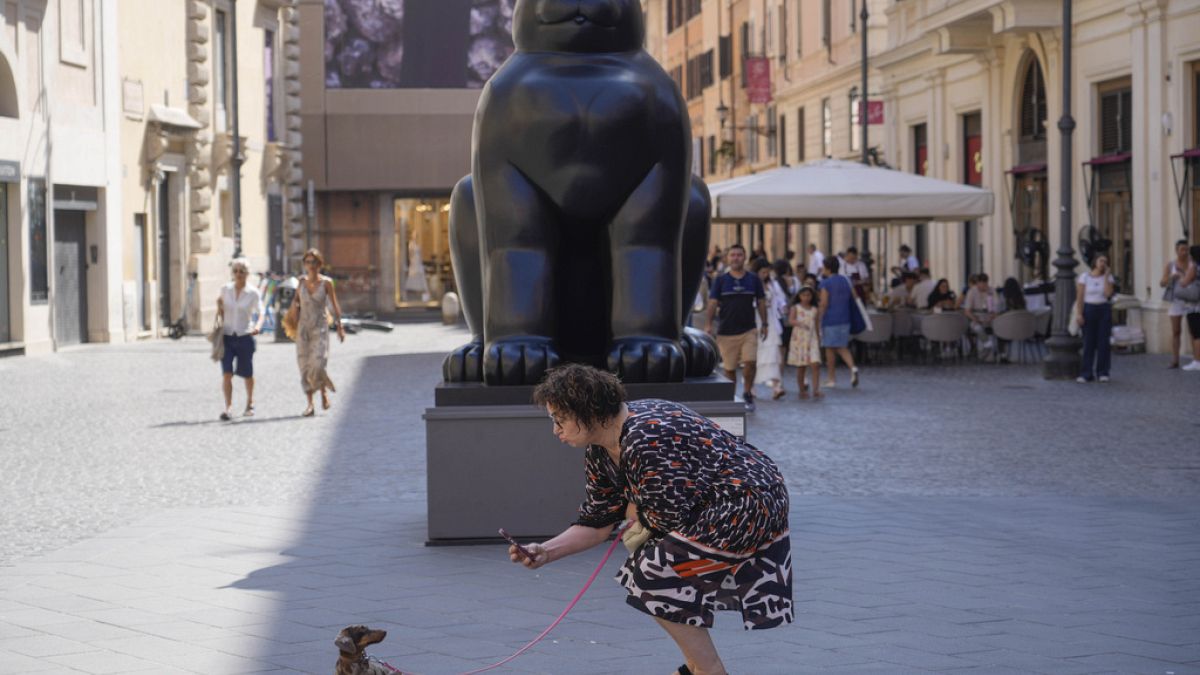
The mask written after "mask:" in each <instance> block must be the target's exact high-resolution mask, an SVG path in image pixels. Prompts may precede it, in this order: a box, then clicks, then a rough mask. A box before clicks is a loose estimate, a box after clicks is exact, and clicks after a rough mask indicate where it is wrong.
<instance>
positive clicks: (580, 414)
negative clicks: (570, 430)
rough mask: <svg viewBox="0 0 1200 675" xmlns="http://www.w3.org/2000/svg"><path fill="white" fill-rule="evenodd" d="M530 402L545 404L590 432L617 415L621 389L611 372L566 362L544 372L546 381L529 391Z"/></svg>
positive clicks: (622, 390) (621, 397)
mask: <svg viewBox="0 0 1200 675" xmlns="http://www.w3.org/2000/svg"><path fill="white" fill-rule="evenodd" d="M533 402H534V403H535V404H537V405H539V406H547V405H548V406H550V407H551V408H554V409H555V410H556V411H559V412H562V413H564V414H566V415H569V416H570V417H571V419H573V420H575V422H576V423H578V424H579V425H580V426H582V427H584V428H586V429H594V428H596V427H597V426H600V425H602V424H604V423H605V422H607V421H608V420H610V419H612V418H614V417H616V416H617V414H618V413H620V412H621V404H622V403H624V402H625V387H624V386H622V385H621V381H620V380H618V379H617V377H616V375H613V374H612V373H608V372H605V371H603V370H597V369H595V368H592V367H591V366H585V365H582V364H578V363H569V364H567V365H564V366H559V367H557V368H554V369H552V370H550V371H549V372H548V373H546V379H544V380H542V383H541V384H539V385H538V386H537V388H536V389H534V390H533Z"/></svg>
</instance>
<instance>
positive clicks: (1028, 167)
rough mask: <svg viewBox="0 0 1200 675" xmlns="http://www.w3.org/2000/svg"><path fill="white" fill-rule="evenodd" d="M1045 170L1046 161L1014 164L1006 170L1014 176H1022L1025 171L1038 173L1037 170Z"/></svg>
mask: <svg viewBox="0 0 1200 675" xmlns="http://www.w3.org/2000/svg"><path fill="white" fill-rule="evenodd" d="M1045 170H1046V163H1045V162H1041V163H1039V164H1021V165H1019V166H1014V167H1013V168H1011V169H1009V170H1008V173H1010V174H1012V175H1014V176H1023V175H1025V174H1027V173H1039V172H1042V171H1045Z"/></svg>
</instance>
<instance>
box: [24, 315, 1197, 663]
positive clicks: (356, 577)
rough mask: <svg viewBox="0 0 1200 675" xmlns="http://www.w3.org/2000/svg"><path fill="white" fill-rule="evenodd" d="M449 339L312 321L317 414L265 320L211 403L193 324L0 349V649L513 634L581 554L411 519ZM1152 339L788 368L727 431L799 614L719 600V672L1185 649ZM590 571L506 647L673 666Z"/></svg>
mask: <svg viewBox="0 0 1200 675" xmlns="http://www.w3.org/2000/svg"><path fill="white" fill-rule="evenodd" d="M464 337H465V336H464V334H463V333H462V331H461V330H460V329H453V328H443V327H441V326H436V325H419V326H400V327H398V328H397V330H396V331H395V332H394V333H391V334H372V333H366V334H361V335H357V336H350V337H348V338H347V342H346V343H345V344H344V345H338V344H335V345H334V354H333V358H332V360H331V368H330V370H331V375H332V377H333V379H334V381H335V382H337V383H338V385H339V390H340V391H339V393H338V394H337V395H335V397H334V408H333V409H332V410H331V411H330V412H328V413H319V414H318V416H317V418H316V419H303V418H300V417H299V416H298V413H299V411H300V410H301V409H302V407H303V404H304V403H303V396H302V395H301V394H300V393H299V386H298V381H297V379H298V376H297V375H296V370H295V365H294V351H293V349H292V348H291V346H290V345H283V344H273V343H270V342H268V341H266V340H263V341H261V342H260V346H259V352H258V355H257V357H256V360H257V363H256V370H257V371H258V375H259V377H258V380H259V386H258V392H257V394H256V399H257V401H256V404H257V415H256V416H255V417H254V418H252V419H240V420H238V421H236V422H233V423H220V422H217V421H216V419H215V418H216V414H217V413H218V412H219V411H220V393H219V388H218V387H219V376H218V375H217V368H216V366H215V365H214V364H212V363H211V362H210V361H208V359H207V353H206V352H207V349H206V347H207V346H208V345H207V343H205V342H203V341H202V340H199V339H188V340H184V341H182V342H174V343H173V342H153V343H141V344H134V345H121V346H88V347H81V348H77V349H73V350H68V351H65V352H61V353H58V354H55V355H52V356H46V357H28V358H15V359H3V360H0V381H3V382H4V383H5V392H6V394H5V396H4V403H3V405H0V448H2V450H0V504H3V509H0V673H22V672H37V673H45V672H71V673H75V672H95V673H101V672H107V673H118V672H119V673H125V672H130V673H133V672H146V673H172V672H193V673H207V674H221V673H243V672H245V673H249V672H279V673H293V672H314V673H318V672H319V673H325V672H329V671H330V670H331V669H332V664H333V661H334V658H335V652H334V650H333V648H332V645H331V644H330V641H331V639H332V637H333V635H334V634H335V633H336V630H337V629H338V628H340V627H341V626H343V625H346V624H349V623H354V622H358V621H363V622H368V623H372V624H377V625H379V626H381V627H385V628H388V629H389V631H390V633H391V634H390V635H389V637H388V639H387V640H386V641H385V642H384V643H383V644H382V645H379V646H377V647H376V648H375V650H374V652H375V653H377V654H378V655H380V656H383V657H386V658H387V659H388V660H389V661H391V662H392V663H394V664H396V665H402V666H404V667H405V668H406V669H411V670H416V671H419V672H422V673H428V674H430V675H433V674H435V673H448V672H458V671H460V670H465V669H469V668H472V667H479V666H480V665H483V664H486V663H489V662H491V661H494V660H496V659H497V658H499V657H501V656H503V655H505V654H507V653H511V651H512V650H513V649H515V648H516V647H518V646H520V645H521V644H523V643H524V642H525V641H526V640H528V639H529V638H530V637H532V636H533V635H535V634H536V633H537V632H538V631H539V630H540V629H541V628H543V627H544V626H545V625H546V624H547V623H549V621H550V619H552V618H553V617H554V616H555V615H556V614H557V613H558V612H559V611H560V610H561V607H562V606H563V604H564V603H565V602H566V601H567V600H569V599H570V597H571V596H572V595H573V594H574V593H575V591H576V590H577V589H578V587H579V585H580V584H581V583H582V581H583V580H584V579H585V578H586V576H587V574H589V573H590V571H591V568H592V567H594V566H595V564H596V563H597V562H598V561H599V557H600V553H601V552H600V551H592V552H588V553H587V554H584V555H581V556H579V557H578V558H576V559H572V560H567V561H562V562H561V563H556V564H555V565H553V566H551V567H548V568H545V569H543V570H540V571H539V572H538V573H533V574H531V573H528V572H526V571H525V570H522V569H520V568H517V567H515V566H510V565H507V564H503V563H500V564H498V563H497V558H499V557H500V552H499V549H498V548H497V547H492V546H481V547H467V548H426V547H424V546H423V545H422V544H423V542H424V534H425V533H424V433H423V428H422V423H421V420H420V414H421V412H422V410H423V408H424V407H425V406H427V405H429V404H430V403H431V401H432V388H433V386H434V385H435V384H436V382H437V380H438V379H439V375H438V367H437V366H438V363H439V361H440V356H439V354H440V353H441V352H443V351H444V350H445V349H446V348H448V347H449V346H453V345H455V344H457V343H459V342H461V341H462V340H463V339H464ZM1164 366H1165V361H1164V360H1163V359H1161V358H1158V357H1124V358H1118V359H1117V360H1116V362H1115V366H1114V375H1115V378H1116V379H1115V381H1114V382H1113V383H1111V384H1110V385H1107V386H1104V385H1086V386H1085V385H1076V384H1074V383H1058V382H1054V383H1047V382H1044V381H1042V380H1041V379H1040V377H1039V376H1038V371H1037V369H1036V367H1034V366H1015V365H1014V366H1006V367H997V366H985V365H943V366H932V365H928V366H883V367H878V368H874V367H868V368H866V369H865V370H864V378H863V385H862V387H861V388H860V389H858V390H855V391H851V390H848V389H847V390H843V389H838V390H835V391H832V392H829V396H828V398H827V399H826V400H825V401H823V402H820V403H815V402H807V403H801V402H799V401H797V400H795V397H794V390H795V385H794V382H792V381H789V382H788V385H789V387H791V389H792V391H793V396H790V397H789V398H785V399H784V400H783V401H779V402H772V401H761V402H760V405H759V411H758V413H756V414H755V415H754V417H753V418H752V420H751V422H750V427H749V429H750V437H751V440H752V441H753V442H755V443H756V444H758V445H760V446H761V447H763V448H764V449H766V450H767V451H768V452H769V453H770V454H771V455H772V456H773V457H774V458H775V459H776V460H777V461H778V462H779V463H780V465H781V467H782V468H783V470H784V472H785V475H786V477H787V479H788V481H789V486H790V488H791V491H792V494H793V512H792V523H793V546H794V550H795V558H796V559H795V563H794V567H795V573H796V600H797V603H798V604H797V621H796V624H795V625H793V626H791V627H788V628H784V629H780V630H774V631H764V632H761V633H743V632H742V631H740V629H739V628H738V626H737V622H736V621H734V620H732V619H729V618H728V617H720V618H719V619H718V625H717V629H716V631H715V635H716V640H717V642H718V645H719V646H720V648H721V650H722V653H723V654H724V655H725V658H726V662H727V664H728V665H729V666H730V669H731V672H735V673H807V672H823V673H824V672H830V673H834V672H837V673H927V672H963V673H976V674H978V673H1176V674H1182V673H1200V577H1197V575H1196V574H1195V571H1194V570H1195V567H1196V564H1197V561H1198V560H1200V457H1198V452H1200V451H1198V450H1197V446H1196V443H1195V440H1194V439H1195V436H1196V429H1197V426H1200V416H1198V414H1197V406H1196V405H1195V401H1196V396H1197V394H1200V376H1196V375H1194V374H1191V373H1180V372H1178V371H1172V372H1168V371H1166V370H1165V367H1164ZM844 380H845V378H844V376H843V381H844ZM242 401H243V398H242V394H241V392H238V393H237V394H235V404H236V406H237V407H238V408H240V406H241V403H242ZM614 564H615V563H614V562H610V563H609V569H610V572H611V569H612V567H613V566H614ZM609 576H610V574H609V573H605V574H604V575H602V577H601V579H600V581H599V582H598V583H597V585H596V586H595V587H594V588H593V590H592V591H591V592H590V593H589V595H588V596H587V597H586V598H585V600H584V602H583V604H582V605H581V606H580V607H579V608H578V609H577V610H576V612H575V613H573V614H572V615H571V616H570V617H569V618H568V620H567V621H566V622H565V623H564V624H563V625H562V626H560V627H559V629H557V630H556V632H555V633H554V634H552V639H551V640H549V641H547V642H545V643H543V644H542V645H539V646H538V647H537V648H535V650H534V651H533V652H532V653H531V654H528V655H526V656H524V657H522V658H521V659H519V660H518V661H516V662H514V664H513V667H512V668H511V669H510V670H507V671H505V670H501V671H499V672H541V673H555V674H559V673H564V674H571V673H580V674H584V673H635V674H636V673H659V672H662V673H666V672H670V670H671V669H672V668H673V667H674V666H675V665H677V663H678V656H677V655H676V652H675V650H674V647H673V646H672V645H670V643H669V641H668V640H667V639H666V638H665V637H664V636H662V635H660V632H659V631H658V629H657V628H655V627H654V626H653V625H652V624H651V623H650V622H649V620H647V619H646V618H645V617H643V616H641V615H639V614H637V613H636V612H633V611H632V610H630V609H629V608H627V607H626V606H625V605H624V604H623V603H622V602H621V595H622V591H621V589H620V588H618V587H617V586H616V585H615V584H613V583H612V582H611V581H610V580H609V579H608V577H609Z"/></svg>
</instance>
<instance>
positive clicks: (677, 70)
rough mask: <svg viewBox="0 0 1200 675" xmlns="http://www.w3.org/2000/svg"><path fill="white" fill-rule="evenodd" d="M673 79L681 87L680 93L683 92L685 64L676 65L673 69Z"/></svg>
mask: <svg viewBox="0 0 1200 675" xmlns="http://www.w3.org/2000/svg"><path fill="white" fill-rule="evenodd" d="M671 79H672V80H675V86H676V87H679V91H680V93H682V92H683V86H684V82H683V66H675V67H674V68H672V69H671Z"/></svg>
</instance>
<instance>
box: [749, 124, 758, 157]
mask: <svg viewBox="0 0 1200 675" xmlns="http://www.w3.org/2000/svg"><path fill="white" fill-rule="evenodd" d="M746 155H747V159H749V160H750V163H751V164H755V163H757V162H758V115H751V116H750V117H749V118H747V120H746Z"/></svg>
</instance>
